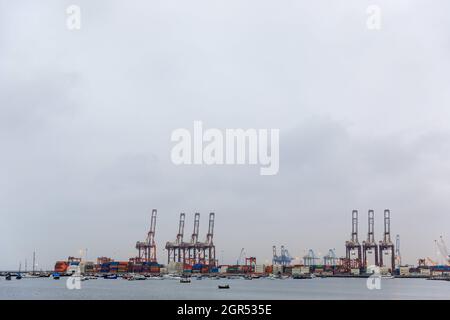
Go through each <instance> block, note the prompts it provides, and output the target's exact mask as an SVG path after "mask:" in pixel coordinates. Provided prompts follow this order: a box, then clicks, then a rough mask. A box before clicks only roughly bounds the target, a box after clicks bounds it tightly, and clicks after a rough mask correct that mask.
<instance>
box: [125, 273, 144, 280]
mask: <svg viewBox="0 0 450 320" xmlns="http://www.w3.org/2000/svg"><path fill="white" fill-rule="evenodd" d="M133 280H147V278H146V277H145V276H143V275H141V274H135V275H132V276H131V277H129V278H128V281H133Z"/></svg>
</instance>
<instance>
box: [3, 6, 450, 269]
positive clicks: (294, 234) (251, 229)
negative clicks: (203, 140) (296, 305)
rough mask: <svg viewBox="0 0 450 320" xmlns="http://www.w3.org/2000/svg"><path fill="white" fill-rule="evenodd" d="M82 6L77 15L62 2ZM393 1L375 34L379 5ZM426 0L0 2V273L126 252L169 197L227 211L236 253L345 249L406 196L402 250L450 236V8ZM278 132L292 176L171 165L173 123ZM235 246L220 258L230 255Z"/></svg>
mask: <svg viewBox="0 0 450 320" xmlns="http://www.w3.org/2000/svg"><path fill="white" fill-rule="evenodd" d="M71 4H76V5H78V6H79V7H80V8H81V29H80V30H72V31H70V30H68V28H67V26H66V19H67V14H66V9H67V7H68V6H69V5H71ZM371 4H376V5H378V6H379V7H380V8H381V17H382V20H381V22H382V24H381V29H380V30H369V29H368V28H367V26H366V21H367V18H368V15H367V13H366V9H367V7H368V6H369V5H371ZM449 10H450V5H449V3H448V1H445V0H441V1H438V0H436V1H433V3H432V5H431V4H430V3H429V1H425V0H414V1H411V0H396V1H388V0H378V1H370V2H369V1H364V0H363V1H361V0H345V1H344V0H342V1H325V0H320V1H318V0H315V1H303V0H286V1H281V2H280V1H273V0H214V1H211V0H189V1H179V0H164V1H154V0H150V1H147V0H146V1H144V0H133V1H110V0H108V1H106V0H96V1H87V0H77V1H70V2H69V1H60V0H54V1H51V0H48V1H32V0H30V1H22V0H19V1H7V0H0V147H1V157H0V176H1V179H0V218H1V221H2V223H1V224H0V257H1V258H0V269H7V268H16V267H17V266H18V265H19V262H20V261H22V265H23V263H24V260H25V258H27V259H28V265H29V266H30V265H31V263H30V261H31V256H32V252H33V250H37V255H38V263H39V267H42V268H44V269H45V268H52V267H53V264H54V261H56V260H60V259H64V258H66V257H67V256H69V255H79V250H80V249H82V248H88V258H91V259H93V258H95V257H97V256H100V255H102V256H103V255H106V256H112V257H114V258H116V259H124V260H125V259H128V258H129V257H131V256H134V255H135V254H136V252H135V250H134V244H135V242H136V241H137V240H144V239H145V235H146V232H147V229H148V225H149V220H150V213H151V209H152V208H157V209H158V219H157V230H156V240H157V245H158V257H159V259H160V261H161V262H166V261H165V254H166V253H165V251H164V250H163V247H164V244H165V242H166V241H169V240H174V238H175V236H176V232H177V224H178V216H179V213H180V212H182V211H183V212H186V214H187V222H186V234H187V235H188V236H190V233H191V232H192V220H193V215H194V212H196V211H198V212H200V213H201V215H202V216H201V217H202V218H201V222H200V230H201V235H200V238H201V239H203V238H204V237H205V235H206V228H207V215H208V213H209V212H210V211H214V212H215V213H216V229H215V242H216V245H217V255H218V257H219V258H222V257H223V260H222V261H223V262H225V263H233V262H234V261H236V259H237V257H238V255H239V252H240V250H241V248H242V247H244V248H245V251H246V253H247V255H252V256H256V257H257V259H258V262H261V263H263V262H265V261H266V260H269V259H270V258H271V247H272V245H277V246H280V245H282V244H284V245H285V246H287V248H288V249H289V251H290V253H291V254H292V255H293V256H295V257H298V256H303V255H304V254H305V250H307V249H309V248H313V249H314V250H315V251H316V252H320V253H322V254H324V253H326V252H327V251H328V249H329V248H336V251H337V253H338V255H343V254H344V242H345V240H347V239H348V238H349V237H350V227H351V224H350V219H351V210H352V209H358V210H359V211H360V220H361V221H360V231H361V235H360V239H361V240H363V239H364V238H365V237H366V232H367V228H366V215H367V210H368V209H374V210H375V219H376V225H375V232H376V238H377V240H380V238H381V234H382V219H381V218H382V213H383V210H384V209H385V208H389V209H390V210H391V218H392V232H393V233H394V235H395V234H397V233H398V234H400V235H401V240H402V248H401V249H402V255H403V261H404V262H407V263H415V262H416V259H417V258H419V257H426V256H430V257H432V258H433V257H435V255H436V253H435V248H434V242H433V240H434V239H436V238H437V237H438V236H439V235H441V234H442V235H444V237H445V238H446V239H447V241H448V242H450V234H449V232H448V226H449V223H450V215H449V213H450V202H449V195H450V182H449V177H450V123H449V121H450V110H449V106H450V90H449V85H450V83H449V81H450V76H449V74H450V59H449V57H450V19H448V12H449ZM195 120H201V121H203V125H204V127H205V128H219V129H221V130H222V129H223V130H225V129H227V128H266V129H270V128H276V129H280V171H279V173H278V174H277V175H275V176H260V175H259V167H258V166H249V165H244V166H202V165H200V166H175V165H174V164H173V163H172V162H171V159H170V151H171V148H172V147H173V145H174V144H173V143H172V142H171V141H170V135H171V133H172V131H173V130H174V129H177V128H187V129H189V130H192V127H193V121H195ZM222 261H221V262H222Z"/></svg>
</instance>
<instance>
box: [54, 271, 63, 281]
mask: <svg viewBox="0 0 450 320" xmlns="http://www.w3.org/2000/svg"><path fill="white" fill-rule="evenodd" d="M52 277H53V280H59V278H60V277H61V275H60V274H59V273H58V272H55V273H53V274H52Z"/></svg>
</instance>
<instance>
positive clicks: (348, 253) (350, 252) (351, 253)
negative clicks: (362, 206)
mask: <svg viewBox="0 0 450 320" xmlns="http://www.w3.org/2000/svg"><path fill="white" fill-rule="evenodd" d="M355 255H356V257H355ZM345 258H346V260H345V264H346V266H347V268H348V269H352V268H355V267H356V268H359V267H360V265H361V244H360V243H359V240H358V210H353V211H352V233H351V239H350V240H349V241H346V242H345Z"/></svg>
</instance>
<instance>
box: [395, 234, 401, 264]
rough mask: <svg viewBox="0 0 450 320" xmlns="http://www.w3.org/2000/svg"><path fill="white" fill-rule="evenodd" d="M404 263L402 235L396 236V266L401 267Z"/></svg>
mask: <svg viewBox="0 0 450 320" xmlns="http://www.w3.org/2000/svg"><path fill="white" fill-rule="evenodd" d="M401 265H402V255H401V253H400V235H399V234H398V235H396V236H395V268H400V267H401Z"/></svg>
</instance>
